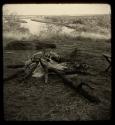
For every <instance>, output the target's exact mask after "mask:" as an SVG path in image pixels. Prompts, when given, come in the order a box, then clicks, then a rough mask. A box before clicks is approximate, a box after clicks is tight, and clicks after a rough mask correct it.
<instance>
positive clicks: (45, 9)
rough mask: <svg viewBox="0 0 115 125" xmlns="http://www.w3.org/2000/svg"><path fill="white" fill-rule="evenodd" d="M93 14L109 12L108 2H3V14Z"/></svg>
mask: <svg viewBox="0 0 115 125" xmlns="http://www.w3.org/2000/svg"><path fill="white" fill-rule="evenodd" d="M12 13H14V14H18V15H91V14H92V15H94V14H111V7H110V5H109V4H5V5H4V6H3V15H9V14H12Z"/></svg>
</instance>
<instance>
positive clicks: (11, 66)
mask: <svg viewBox="0 0 115 125" xmlns="http://www.w3.org/2000/svg"><path fill="white" fill-rule="evenodd" d="M24 66H25V65H24V64H20V65H7V68H12V69H15V68H22V67H24Z"/></svg>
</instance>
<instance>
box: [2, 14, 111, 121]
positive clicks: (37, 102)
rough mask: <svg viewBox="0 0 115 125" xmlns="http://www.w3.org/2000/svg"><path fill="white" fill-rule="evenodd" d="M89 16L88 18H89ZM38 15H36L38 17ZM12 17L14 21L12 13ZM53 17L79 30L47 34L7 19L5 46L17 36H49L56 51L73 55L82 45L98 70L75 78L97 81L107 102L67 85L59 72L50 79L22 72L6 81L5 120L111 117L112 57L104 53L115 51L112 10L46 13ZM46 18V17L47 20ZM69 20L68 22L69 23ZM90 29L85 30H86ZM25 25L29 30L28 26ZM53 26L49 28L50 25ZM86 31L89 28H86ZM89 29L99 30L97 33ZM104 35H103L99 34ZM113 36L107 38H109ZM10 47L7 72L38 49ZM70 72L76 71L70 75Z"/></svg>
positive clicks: (81, 55) (81, 56)
mask: <svg viewBox="0 0 115 125" xmlns="http://www.w3.org/2000/svg"><path fill="white" fill-rule="evenodd" d="M84 18H85V19H84ZM33 19H36V18H35V17H33ZM7 20H9V21H11V19H10V18H8V19H7ZM44 20H45V21H46V22H47V21H50V22H55V23H56V22H57V23H62V25H63V23H64V22H65V24H66V25H68V26H71V27H74V29H76V32H78V33H79V36H77V37H71V36H69V35H67V34H58V33H59V32H57V33H55V35H54V34H53V35H52V36H51V37H47V39H45V38H43V37H40V36H37V35H33V34H30V32H29V31H28V29H24V28H20V25H19V24H20V21H17V23H16V21H14V22H13V23H15V25H14V24H12V25H11V22H12V21H11V22H7V23H6V24H7V25H3V45H4V47H5V46H6V45H7V44H8V43H9V42H12V41H13V40H28V41H29V40H34V39H37V40H40V41H42V40H43V42H44V40H48V41H50V43H55V44H56V46H57V48H56V49H55V51H56V52H57V53H58V54H60V55H62V56H64V57H69V55H70V53H71V52H72V51H73V50H74V49H75V48H77V49H78V53H77V55H75V56H76V58H77V60H78V61H79V63H82V62H83V63H87V64H88V65H89V66H90V68H89V71H90V72H91V73H92V74H94V75H80V74H78V75H73V76H71V79H72V80H73V81H76V83H77V82H79V81H85V82H86V83H88V84H90V85H91V86H92V87H94V91H95V94H96V96H97V97H99V98H100V100H101V103H99V104H93V103H91V102H89V101H88V100H87V99H85V98H84V97H82V96H81V95H79V94H78V93H76V92H74V91H73V90H72V89H70V88H68V87H67V86H65V85H64V83H63V82H62V80H61V79H60V78H58V77H57V76H54V77H51V76H49V81H48V84H45V83H44V79H43V78H41V79H35V78H29V79H28V80H27V81H25V83H23V82H20V79H21V76H19V77H18V78H15V79H13V80H10V81H5V82H4V117H5V120H10V121H11V120H15V121H24V120H27V121H52V120H53V121H60V120H67V121H68V120H78V121H82V120H83V121H87V120H109V119H110V118H111V72H110V71H109V72H107V73H105V72H103V71H104V70H105V69H106V67H107V66H108V62H107V61H106V60H105V58H104V57H103V56H102V54H103V53H109V54H111V40H110V37H108V36H110V35H111V32H110V31H111V25H110V16H105V15H104V16H99V17H98V16H92V17H91V16H86V17H68V16H67V17H61V16H60V17H45V18H44ZM44 20H43V21H44ZM65 24H64V25H65ZM84 29H85V30H84ZM22 31H23V32H22ZM48 32H49V31H48ZM83 33H84V34H83ZM87 33H94V34H95V36H94V35H93V36H92V35H91V34H89V35H88V36H87V37H86V35H87ZM97 33H98V34H101V35H104V36H105V37H102V38H100V37H98V36H96V34H97ZM106 36H107V38H106ZM6 51H8V50H5V49H4V77H8V76H10V75H12V74H13V73H15V72H16V69H8V68H7V67H6V66H7V65H8V64H16V63H21V62H24V61H26V60H27V59H28V58H29V57H30V56H31V55H32V54H33V53H35V52H37V51H38V50H10V52H12V54H10V53H6ZM68 77H70V76H68Z"/></svg>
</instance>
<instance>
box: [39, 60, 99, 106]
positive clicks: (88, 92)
mask: <svg viewBox="0 0 115 125" xmlns="http://www.w3.org/2000/svg"><path fill="white" fill-rule="evenodd" d="M40 63H41V65H42V66H43V67H45V68H46V67H47V68H48V69H50V70H51V71H52V72H54V73H56V74H57V75H58V76H59V77H60V78H61V79H62V80H63V82H64V83H65V85H67V86H69V87H70V88H71V89H73V90H75V91H76V92H78V93H79V94H80V95H82V96H83V97H85V98H87V99H88V100H89V101H91V102H93V103H97V104H98V103H99V102H100V100H99V98H98V97H96V95H94V92H93V91H92V89H91V87H90V86H89V85H88V84H86V83H84V82H81V83H76V82H73V81H72V80H71V79H69V78H66V77H65V76H64V75H63V74H62V73H61V72H60V71H58V70H57V69H55V68H52V67H48V65H47V64H45V63H43V62H42V61H41V60H40ZM86 87H87V88H88V89H86Z"/></svg>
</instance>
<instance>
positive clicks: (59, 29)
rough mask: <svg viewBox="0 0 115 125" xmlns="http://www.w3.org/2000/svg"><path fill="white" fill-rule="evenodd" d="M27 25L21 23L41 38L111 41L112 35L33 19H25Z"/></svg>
mask: <svg viewBox="0 0 115 125" xmlns="http://www.w3.org/2000/svg"><path fill="white" fill-rule="evenodd" d="M23 20H24V21H26V22H27V23H21V27H24V28H27V29H29V31H30V33H31V34H33V35H37V36H39V35H40V34H42V35H43V34H44V36H49V35H56V34H58V35H61V34H64V35H68V36H71V37H77V36H80V37H85V38H98V39H110V38H111V35H110V34H107V35H104V34H100V33H93V32H77V31H76V30H75V29H72V28H69V27H66V26H62V25H59V24H57V25H56V24H52V23H47V22H46V23H45V22H36V21H32V20H31V19H23Z"/></svg>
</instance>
